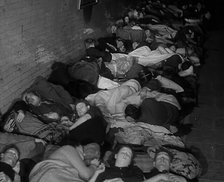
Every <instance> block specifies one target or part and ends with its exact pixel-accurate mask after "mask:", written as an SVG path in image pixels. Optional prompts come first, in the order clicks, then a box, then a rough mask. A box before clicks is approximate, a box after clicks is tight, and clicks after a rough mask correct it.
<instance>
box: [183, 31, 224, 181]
mask: <svg viewBox="0 0 224 182" xmlns="http://www.w3.org/2000/svg"><path fill="white" fill-rule="evenodd" d="M205 48H206V49H207V57H206V59H205V64H204V65H203V66H202V67H201V69H200V75H199V84H200V86H199V91H198V93H199V94H198V97H199V98H198V107H195V109H194V111H193V112H192V113H191V114H190V115H189V117H187V118H185V120H188V122H190V123H192V124H193V125H194V127H193V131H192V132H191V133H190V134H188V136H187V137H186V144H187V146H188V147H190V146H194V147H195V148H198V149H199V150H200V152H201V157H202V158H203V167H204V172H203V173H204V174H203V175H202V177H201V178H200V180H199V182H224V29H223V28H221V29H216V30H215V29H213V30H211V31H210V33H209V36H208V39H207V41H206V43H205Z"/></svg>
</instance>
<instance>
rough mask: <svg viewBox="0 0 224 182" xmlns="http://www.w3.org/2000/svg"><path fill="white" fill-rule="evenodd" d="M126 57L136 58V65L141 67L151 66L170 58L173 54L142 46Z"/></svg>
mask: <svg viewBox="0 0 224 182" xmlns="http://www.w3.org/2000/svg"><path fill="white" fill-rule="evenodd" d="M128 55H129V56H133V57H136V58H138V64H140V65H142V66H153V65H156V64H158V63H160V62H161V61H163V60H166V59H167V58H169V57H171V56H172V55H174V53H168V52H161V51H160V49H159V48H157V49H155V50H151V49H150V48H149V47H147V46H142V47H140V48H137V49H135V50H134V51H132V52H130V53H129V54H128Z"/></svg>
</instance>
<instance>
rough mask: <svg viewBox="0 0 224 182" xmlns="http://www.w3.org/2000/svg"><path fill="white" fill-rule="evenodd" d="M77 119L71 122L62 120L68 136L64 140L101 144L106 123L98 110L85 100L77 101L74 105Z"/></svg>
mask: <svg viewBox="0 0 224 182" xmlns="http://www.w3.org/2000/svg"><path fill="white" fill-rule="evenodd" d="M75 112H76V115H77V119H76V120H75V121H73V122H71V121H69V120H67V121H66V120H64V121H63V120H62V124H64V125H67V126H68V127H69V134H68V136H67V138H66V139H65V142H66V140H75V141H78V142H80V143H81V144H86V143H89V142H96V143H99V144H101V143H102V142H103V141H104V138H105V135H106V128H107V122H106V121H105V119H104V117H103V115H102V113H101V111H100V109H99V108H98V107H96V106H92V105H90V104H89V102H88V101H86V100H82V99H81V100H79V101H77V102H76V103H75Z"/></svg>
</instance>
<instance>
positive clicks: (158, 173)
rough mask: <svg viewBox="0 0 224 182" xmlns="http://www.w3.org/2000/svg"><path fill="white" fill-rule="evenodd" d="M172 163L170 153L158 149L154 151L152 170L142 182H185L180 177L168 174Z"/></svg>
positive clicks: (185, 181)
mask: <svg viewBox="0 0 224 182" xmlns="http://www.w3.org/2000/svg"><path fill="white" fill-rule="evenodd" d="M171 162H172V153H170V152H169V151H168V150H165V149H163V148H159V149H158V150H157V151H156V155H155V158H154V162H153V165H154V168H153V169H152V170H151V172H150V173H149V174H148V175H147V176H146V178H147V180H145V181H144V182H161V181H167V182H187V180H186V179H185V178H184V177H182V176H180V175H176V174H173V173H171V172H170V164H171Z"/></svg>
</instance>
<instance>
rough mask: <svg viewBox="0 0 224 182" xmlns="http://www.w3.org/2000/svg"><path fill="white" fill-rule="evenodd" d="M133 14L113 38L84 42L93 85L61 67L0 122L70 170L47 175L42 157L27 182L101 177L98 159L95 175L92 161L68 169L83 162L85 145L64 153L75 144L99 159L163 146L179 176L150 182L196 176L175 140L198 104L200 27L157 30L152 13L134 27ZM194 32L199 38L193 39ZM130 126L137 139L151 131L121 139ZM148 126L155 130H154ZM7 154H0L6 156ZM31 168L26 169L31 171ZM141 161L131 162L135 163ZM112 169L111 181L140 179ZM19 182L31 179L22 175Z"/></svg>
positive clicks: (197, 167) (115, 27) (196, 168)
mask: <svg viewBox="0 0 224 182" xmlns="http://www.w3.org/2000/svg"><path fill="white" fill-rule="evenodd" d="M149 2H150V3H152V2H151V1H148V3H149ZM150 5H152V4H150ZM141 11H143V10H141ZM134 12H135V13H134ZM133 14H136V10H135V11H133V10H131V11H129V13H128V17H125V16H124V17H123V18H124V20H125V21H126V22H122V23H121V24H122V25H121V24H120V22H119V21H118V23H117V22H116V23H115V24H114V25H113V26H111V32H112V34H111V36H109V37H103V38H99V39H97V40H95V39H94V38H89V39H86V40H85V42H84V43H85V46H86V55H85V56H84V58H83V59H82V60H81V61H83V60H84V61H85V62H88V63H92V62H94V63H96V64H97V65H98V68H99V70H97V71H95V72H94V74H96V77H95V78H96V79H97V80H95V82H94V83H93V82H89V80H88V79H87V80H86V79H84V80H83V78H79V77H78V78H77V77H76V76H77V75H75V76H74V75H73V74H72V73H74V72H75V70H72V71H73V72H72V71H70V72H68V67H69V68H70V70H71V69H72V68H74V67H72V66H73V65H65V64H61V63H58V64H59V66H58V67H56V69H53V70H52V75H51V77H50V78H48V79H45V78H42V77H40V78H37V79H36V81H35V82H34V84H33V85H32V86H31V87H30V88H28V89H27V90H25V91H24V93H23V94H22V96H21V98H19V99H18V100H16V101H15V102H14V103H13V104H12V107H10V109H9V110H8V112H6V113H5V114H4V115H3V117H2V118H1V120H2V121H1V130H2V131H4V132H10V133H17V134H23V135H27V136H34V137H36V138H39V139H41V140H42V141H43V143H44V146H46V148H47V147H48V146H50V145H51V144H53V145H54V146H57V147H56V148H59V149H58V150H54V151H55V152H53V153H52V155H50V156H49V158H45V159H50V160H53V161H54V160H56V161H54V163H53V165H54V166H55V165H56V164H57V165H59V166H61V167H64V166H66V167H68V169H69V167H71V168H72V169H69V170H68V171H69V172H71V171H72V173H69V172H68V171H66V174H65V173H64V172H63V170H62V169H60V170H59V171H61V170H62V171H61V172H58V171H56V172H55V173H49V171H48V169H47V168H48V167H49V168H51V163H45V162H44V161H45V160H44V161H43V162H41V161H42V160H43V158H41V159H38V160H36V161H34V163H36V162H38V164H37V166H36V167H35V168H34V170H33V172H32V173H31V177H30V180H31V181H32V180H33V181H35V180H36V181H37V178H35V177H32V176H35V175H37V176H38V174H39V177H40V179H38V181H44V180H45V179H44V178H45V177H46V176H45V175H43V173H45V172H46V174H47V177H48V178H46V179H47V180H48V181H49V180H50V181H52V180H51V179H53V181H55V180H56V178H57V179H58V180H60V181H63V180H65V181H72V179H71V175H72V177H73V180H76V179H74V177H77V181H78V180H79V181H87V180H89V179H90V178H91V176H92V175H93V172H94V171H95V170H96V169H97V170H96V171H98V169H99V172H96V176H97V175H98V173H100V172H102V171H104V170H105V167H104V166H102V165H99V161H96V160H93V162H91V165H93V166H95V167H93V168H94V170H93V171H92V167H90V166H91V165H90V163H89V164H87V166H88V167H89V168H85V165H86V164H85V165H84V164H83V163H82V164H80V165H81V167H80V165H78V166H76V165H73V164H76V163H77V160H78V161H79V162H80V157H81V159H82V160H83V159H84V157H85V155H83V149H84V148H85V147H84V148H82V147H80V146H79V147H75V149H74V148H72V147H70V146H71V144H74V143H79V144H81V145H82V146H86V145H87V144H89V143H92V142H94V143H96V144H97V145H99V146H100V148H102V151H103V152H102V154H103V155H104V154H105V156H107V154H108V151H109V153H110V151H113V150H114V146H116V145H117V143H128V144H130V145H131V146H132V145H133V144H134V145H136V144H137V148H138V147H140V148H141V150H143V151H144V152H143V153H147V159H148V157H149V156H150V155H151V148H153V150H154V152H155V151H156V149H158V148H161V147H162V148H164V147H166V149H167V148H168V150H169V151H171V152H172V155H174V156H173V157H171V158H172V163H171V168H172V170H171V171H172V172H173V173H175V174H178V175H180V176H182V177H184V178H178V177H175V176H172V174H170V173H169V172H168V173H167V171H166V170H165V171H166V172H164V173H166V174H167V175H160V177H161V176H162V177H161V178H162V179H154V180H157V181H159V180H160V181H161V180H165V181H185V180H192V179H194V178H197V177H198V176H199V175H200V174H201V166H200V164H199V162H198V160H197V159H196V158H195V156H194V155H192V153H190V152H186V148H185V146H184V143H183V142H182V141H181V139H180V138H178V136H180V135H183V134H186V133H184V132H189V130H188V128H186V127H185V128H184V129H182V130H181V127H180V125H181V123H180V121H181V120H182V119H183V117H184V116H185V115H186V114H188V113H189V112H190V111H189V110H188V109H189V107H190V110H191V109H192V107H194V106H195V104H196V102H197V101H196V99H197V98H196V97H197V89H196V88H197V76H198V75H197V72H196V70H195V68H197V67H198V66H199V65H200V61H199V60H200V59H199V58H200V57H201V54H202V53H201V52H202V51H201V49H200V47H198V46H199V45H200V44H201V42H197V41H198V39H200V38H201V37H200V36H202V37H203V35H202V34H201V32H202V31H201V25H198V24H196V25H195V24H193V25H192V24H190V25H189V24H182V23H180V22H179V24H178V27H177V26H175V28H174V26H172V25H171V24H169V26H168V25H167V24H161V22H159V21H158V17H156V16H157V14H154V15H153V18H154V19H157V22H156V21H153V22H154V23H153V24H151V23H152V22H151V23H150V24H149V23H148V22H147V25H146V24H144V25H143V23H142V22H141V24H139V22H140V20H141V18H139V17H138V16H137V17H133ZM137 14H141V13H139V12H138V13H137ZM129 18H131V22H130V20H129ZM160 18H161V17H160ZM136 19H137V20H138V21H137V20H136ZM124 25H125V26H124ZM175 25H177V24H175ZM171 26H172V27H171ZM133 32H134V33H133ZM136 32H137V33H136ZM196 33H197V34H198V33H199V35H197V36H195V34H196ZM133 34H134V35H133ZM198 36H199V37H198ZM74 64H75V63H74ZM61 66H62V67H61ZM62 68H64V69H63V70H62ZM58 71H59V72H58ZM98 71H99V72H98ZM53 72H54V73H56V74H53ZM57 73H59V74H57ZM92 73H93V72H91V73H89V74H88V70H87V72H85V74H84V75H86V76H89V77H93V74H92ZM68 74H70V75H68ZM55 75H56V76H55ZM58 75H60V76H58ZM61 75H62V77H61ZM63 78H64V80H62V79H63ZM99 83H101V84H99ZM71 87H72V88H71ZM136 123H137V124H138V123H139V125H137V124H136ZM142 123H144V124H145V125H142ZM130 126H133V127H134V128H137V127H140V128H141V129H142V128H144V130H140V133H143V131H145V128H146V126H147V127H148V128H149V130H150V133H149V132H148V133H147V134H146V135H147V137H145V136H144V137H143V136H142V134H140V133H137V132H133V133H131V132H130V133H128V134H127V133H126V134H127V135H126V136H124V133H123V135H122V132H124V131H125V130H126V128H128V127H129V128H130ZM143 126H144V127H143ZM154 126H159V128H156V129H155V128H153V127H154ZM149 130H148V131H149ZM157 133H165V134H166V136H167V137H168V139H167V140H164V139H162V138H161V137H158V135H157ZM149 135H150V137H149ZM117 136H119V138H118V137H117ZM163 137H164V136H163ZM169 137H170V138H169ZM171 137H174V138H175V137H176V138H175V139H176V140H170V139H171ZM172 139H173V138H172ZM152 140H153V142H154V143H153V144H152V142H151V141H152ZM145 141H146V142H145ZM155 143H156V144H155ZM68 144H69V146H67V145H68ZM167 144H169V145H171V147H170V146H169V145H168V146H167ZM87 146H88V145H87ZM141 146H145V147H146V148H144V147H143V148H142V147H141ZM15 150H16V149H15ZM127 150H128V151H127ZM129 150H130V146H129V147H128V149H126V151H125V152H123V155H124V156H128V155H129V156H130V151H129ZM6 151H7V150H5V151H4V152H3V153H8V152H6ZM10 151H11V150H10ZM106 151H107V152H106ZM166 152H167V151H166ZM166 152H165V151H164V153H166ZM14 153H15V152H14ZM90 153H91V154H92V153H94V152H90ZM168 153H170V152H168ZM77 154H78V155H77ZM70 155H71V156H70ZM74 155H75V156H74ZM86 155H87V154H86ZM172 155H169V156H172ZM63 156H64V157H63ZM77 156H78V157H77ZM131 156H132V154H131ZM73 158H74V160H75V161H73V160H72V159H73ZM97 158H98V157H97ZM123 158H125V157H123ZM173 158H174V160H173ZM145 159H146V158H144V161H146V162H147V163H146V164H145V163H144V164H145V165H146V166H147V167H146V168H147V169H148V168H149V167H148V166H150V165H149V161H148V160H145ZM17 160H18V155H17ZM58 160H59V161H61V160H62V162H59V161H58ZM169 160H170V159H169ZM103 161H104V162H105V160H103ZM32 162H33V161H32ZM32 162H31V167H30V169H29V171H30V170H31V169H32V168H33V166H34V163H32ZM39 162H40V164H39ZM48 162H49V161H48ZM79 162H78V163H79ZM135 162H136V161H135ZM151 162H152V161H151ZM169 162H170V161H169ZM142 163H143V162H142V161H141V162H137V164H138V165H139V164H142ZM48 164H49V165H48ZM105 164H106V162H105ZM42 165H43V166H46V169H45V171H44V170H43V171H41V170H39V169H40V168H41V169H42V168H43V166H42ZM57 165H56V166H57ZM70 165H72V166H70ZM38 166H41V167H38ZM96 166H97V167H96ZM180 166H182V167H180ZM83 167H84V168H83ZM117 167H118V168H115V169H114V170H115V171H114V172H115V173H116V175H117V176H112V177H110V179H111V178H115V177H119V179H113V180H114V181H116V180H117V181H119V180H120V181H130V180H131V179H130V178H129V179H128V180H127V179H125V178H124V177H123V175H124V176H125V175H126V173H128V175H131V178H133V180H134V181H138V180H137V179H135V178H134V176H136V177H138V174H140V173H138V174H136V175H134V176H133V174H135V172H134V171H135V170H133V172H132V171H131V172H130V171H129V167H128V168H121V166H117ZM139 167H142V165H139ZM180 168H181V169H180ZM127 169H128V170H127ZM144 169H145V168H144V167H143V168H142V171H144V172H146V171H145V170H144ZM86 170H87V171H86ZM149 171H151V169H150V170H149ZM149 171H147V172H149ZM168 171H169V170H168ZM42 172H43V173H42ZM74 172H75V173H74ZM109 173H112V172H109ZM118 173H119V174H118ZM50 174H51V175H50ZM28 175H29V173H28ZM54 175H55V176H54ZM86 175H87V176H86ZM1 176H2V178H6V176H7V175H6V176H5V175H4V173H1ZM94 176H95V174H94V175H93V177H94ZM39 177H38V178H39ZM41 177H43V179H41ZM122 177H123V178H122ZM25 178H29V176H27V174H26V175H25ZM50 178H51V179H50ZM120 178H121V179H120ZM146 178H148V181H150V180H149V179H150V178H149V177H147V175H146V176H144V178H142V177H140V179H139V181H143V180H144V179H146ZM105 179H109V178H105ZM105 179H104V180H105ZM26 180H27V181H29V179H26ZM111 180H112V179H111ZM152 180H153V179H152ZM11 181H13V180H11Z"/></svg>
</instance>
